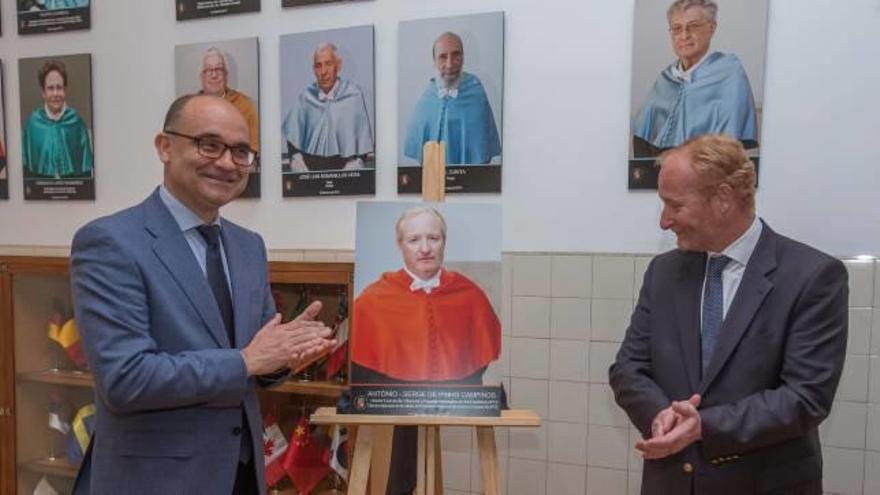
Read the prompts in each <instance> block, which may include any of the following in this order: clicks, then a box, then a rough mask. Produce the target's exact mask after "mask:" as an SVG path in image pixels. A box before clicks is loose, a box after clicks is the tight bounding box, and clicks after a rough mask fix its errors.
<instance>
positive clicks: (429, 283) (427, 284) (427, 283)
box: [403, 266, 443, 294]
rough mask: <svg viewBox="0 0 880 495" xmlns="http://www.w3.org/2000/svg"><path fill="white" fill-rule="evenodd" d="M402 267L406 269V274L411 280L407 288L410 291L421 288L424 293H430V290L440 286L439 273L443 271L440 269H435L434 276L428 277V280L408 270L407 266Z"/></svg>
mask: <svg viewBox="0 0 880 495" xmlns="http://www.w3.org/2000/svg"><path fill="white" fill-rule="evenodd" d="M403 269H404V270H405V271H406V274H407V275H409V277H410V278H411V279H412V280H413V281H412V283H411V284H409V290H410V291H412V292H416V291H419V290H423V291H425V293H426V294H430V293H431V291H432V290H434V289H436V288H437V287H440V274H441V273H442V272H443V270H442V269H441V270H437V273H435V274H434V276H433V277H431V278H429V279H428V280H424V279H422V278H420V277H419V276H418V275H416V274H414V273H413V272H411V271H409V268H407V267H405V266H404V267H403Z"/></svg>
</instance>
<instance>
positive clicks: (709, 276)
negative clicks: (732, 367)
mask: <svg viewBox="0 0 880 495" xmlns="http://www.w3.org/2000/svg"><path fill="white" fill-rule="evenodd" d="M728 262H730V258H728V257H727V256H714V257H711V258H709V268H708V269H707V270H706V287H705V288H704V290H703V339H702V344H703V345H702V346H703V374H705V373H706V369H707V368H709V360H710V359H712V351H713V350H714V349H715V343H716V342H717V341H718V333H719V331H720V330H721V324H722V323H723V322H724V286H723V284H722V282H721V273H722V272H723V271H724V267H726V266H727V263H728Z"/></svg>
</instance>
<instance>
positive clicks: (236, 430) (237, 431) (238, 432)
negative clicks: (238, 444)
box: [232, 426, 241, 437]
mask: <svg viewBox="0 0 880 495" xmlns="http://www.w3.org/2000/svg"><path fill="white" fill-rule="evenodd" d="M232 434H233V435H234V436H236V437H237V436H239V435H241V427H240V426H236V427H235V428H233V429H232Z"/></svg>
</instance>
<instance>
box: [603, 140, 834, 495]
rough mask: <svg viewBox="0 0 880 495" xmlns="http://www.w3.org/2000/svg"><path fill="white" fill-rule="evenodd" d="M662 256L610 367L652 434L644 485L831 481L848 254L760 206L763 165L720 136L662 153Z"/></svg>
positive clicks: (623, 400) (679, 490) (759, 488)
mask: <svg viewBox="0 0 880 495" xmlns="http://www.w3.org/2000/svg"><path fill="white" fill-rule="evenodd" d="M658 161H659V163H660V166H661V168H660V178H659V193H660V199H661V200H662V201H663V213H662V215H661V218H660V227H661V228H663V229H664V230H666V229H670V230H672V231H673V232H675V234H676V237H677V241H678V249H677V250H674V251H670V252H668V253H665V254H661V255H659V256H657V257H656V258H654V260H653V261H652V262H651V264H650V266H649V267H648V270H647V272H646V273H645V278H644V283H643V285H642V290H641V293H640V294H639V302H638V305H637V306H636V309H635V311H634V312H633V316H632V320H631V323H630V326H629V328H628V329H627V332H626V337H625V339H624V341H623V343H622V344H621V347H620V351H619V352H618V354H617V360H616V361H615V363H614V364H613V365H612V366H611V369H610V383H611V387H612V389H613V390H614V394H615V398H616V400H617V403H618V404H619V405H620V406H621V407H622V408H623V409H624V410H625V411H626V413H627V414H628V415H629V418H630V420H631V421H632V422H633V424H635V426H636V427H637V428H638V429H639V431H640V432H641V434H642V437H643V440H641V441H639V442H638V443H636V449H638V450H639V451H640V453H641V454H642V457H644V458H645V463H644V470H643V474H642V493H643V494H654V493H656V494H665V495H670V494H671V495H675V494H696V495H702V494H712V495H723V494H731V495H733V494H736V495H744V494H783V493H784V494H798V495H801V494H817V495H820V494H821V493H822V456H821V449H820V445H819V434H818V431H817V427H818V426H819V423H820V422H821V421H822V420H823V419H824V418H825V417H826V416H827V415H828V413H829V411H830V409H831V403H832V399H833V398H834V392H835V390H836V389H837V384H838V381H839V379H840V374H841V369H842V367H843V361H844V354H845V350H846V332H847V294H848V289H847V273H846V270H845V268H844V266H843V264H842V263H841V262H840V261H839V260H837V259H835V258H832V257H830V256H828V255H826V254H823V253H821V252H819V251H817V250H815V249H813V248H811V247H809V246H806V245H804V244H801V243H799V242H796V241H794V240H792V239H789V238H787V237H783V236H781V235H779V234H777V233H775V232H774V231H773V230H771V229H770V227H769V226H768V225H767V224H765V223H764V222H763V221H762V220H760V219H758V218H757V217H756V216H755V207H754V196H755V169H754V165H753V164H752V162H751V161H749V159H748V157H747V156H746V154H745V151H744V150H743V147H742V145H741V144H740V143H739V141H736V140H735V139H732V138H729V137H724V136H718V135H706V136H702V137H699V138H696V139H693V140H691V141H688V142H687V143H685V144H683V145H682V146H680V147H678V148H674V149H672V150H670V151H668V152H666V153H664V154H663V155H661V157H660V159H659V160H658Z"/></svg>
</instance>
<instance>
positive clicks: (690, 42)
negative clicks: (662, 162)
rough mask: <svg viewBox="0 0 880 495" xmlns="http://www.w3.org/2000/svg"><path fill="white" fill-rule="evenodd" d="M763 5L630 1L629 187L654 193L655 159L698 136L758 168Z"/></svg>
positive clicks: (762, 0)
mask: <svg viewBox="0 0 880 495" xmlns="http://www.w3.org/2000/svg"><path fill="white" fill-rule="evenodd" d="M768 3H769V2H768V0H743V1H734V0H636V3H635V20H634V27H633V33H634V39H633V69H632V91H631V98H630V101H631V104H630V132H629V138H630V139H629V142H628V144H629V164H628V185H629V188H630V189H656V188H657V175H658V170H657V168H656V166H655V162H656V160H657V157H658V156H659V155H660V154H661V153H662V152H663V151H664V150H667V149H669V148H673V147H675V146H678V145H680V144H682V143H684V142H686V141H687V140H689V139H692V138H695V137H697V136H700V135H703V134H725V135H728V136H731V137H734V138H736V139H738V140H740V141H741V142H742V143H743V146H744V147H745V148H746V150H748V152H749V155H750V158H751V159H752V161H754V162H755V166H756V167H758V166H759V151H760V143H761V139H760V131H761V115H762V109H763V106H764V89H763V88H764V58H765V52H766V43H767V13H768Z"/></svg>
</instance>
